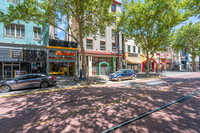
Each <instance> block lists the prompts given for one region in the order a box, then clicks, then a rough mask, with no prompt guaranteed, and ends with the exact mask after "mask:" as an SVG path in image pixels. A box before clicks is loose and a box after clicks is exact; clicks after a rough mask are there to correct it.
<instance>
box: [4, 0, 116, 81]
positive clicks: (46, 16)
mask: <svg viewBox="0 0 200 133" xmlns="http://www.w3.org/2000/svg"><path fill="white" fill-rule="evenodd" d="M111 4H112V0H24V2H23V3H21V4H18V5H10V6H9V8H8V12H0V22H4V23H5V24H8V23H11V22H13V21H15V20H19V21H25V22H27V23H28V22H30V21H33V22H34V23H37V24H41V25H45V24H50V25H52V26H54V27H55V28H58V29H60V30H62V31H63V32H65V33H68V30H69V29H71V31H72V32H71V33H69V36H71V37H72V38H73V39H74V40H75V41H76V42H77V43H78V44H79V46H80V48H81V54H82V64H83V67H84V68H83V69H84V75H85V79H87V77H88V74H87V63H86V56H85V48H84V46H83V38H85V37H87V36H88V35H89V34H91V33H92V34H93V35H94V37H95V36H96V35H97V34H98V31H99V29H101V28H105V27H106V26H108V25H111V24H112V22H113V18H114V17H113V15H114V14H113V13H109V9H110V7H111ZM66 18H67V19H70V20H72V21H73V23H75V24H73V27H71V26H69V25H68V27H67V28H66V29H64V28H62V27H60V26H59V25H60V24H66V22H67V20H66ZM68 21H69V20H68Z"/></svg>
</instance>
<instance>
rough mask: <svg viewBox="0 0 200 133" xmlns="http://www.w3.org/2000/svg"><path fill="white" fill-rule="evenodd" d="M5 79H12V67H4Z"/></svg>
mask: <svg viewBox="0 0 200 133" xmlns="http://www.w3.org/2000/svg"><path fill="white" fill-rule="evenodd" d="M3 78H4V79H11V78H12V71H11V65H4V74H3Z"/></svg>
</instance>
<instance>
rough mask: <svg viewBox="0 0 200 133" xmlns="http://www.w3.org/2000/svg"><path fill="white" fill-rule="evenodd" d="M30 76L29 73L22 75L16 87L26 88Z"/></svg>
mask: <svg viewBox="0 0 200 133" xmlns="http://www.w3.org/2000/svg"><path fill="white" fill-rule="evenodd" d="M29 78H30V76H29V75H25V76H21V77H19V78H18V79H17V80H16V85H15V89H24V88H28V85H29V84H28V82H27V81H28V79H29Z"/></svg>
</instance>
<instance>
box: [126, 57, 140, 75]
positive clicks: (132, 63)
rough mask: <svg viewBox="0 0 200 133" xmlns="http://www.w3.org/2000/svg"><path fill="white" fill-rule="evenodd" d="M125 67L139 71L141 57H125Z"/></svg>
mask: <svg viewBox="0 0 200 133" xmlns="http://www.w3.org/2000/svg"><path fill="white" fill-rule="evenodd" d="M126 62H127V69H133V70H134V71H135V72H141V63H142V58H141V57H127V61H126Z"/></svg>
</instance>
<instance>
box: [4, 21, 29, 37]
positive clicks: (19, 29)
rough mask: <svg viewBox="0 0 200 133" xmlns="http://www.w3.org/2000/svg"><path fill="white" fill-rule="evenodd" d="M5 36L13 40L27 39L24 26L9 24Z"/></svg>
mask: <svg viewBox="0 0 200 133" xmlns="http://www.w3.org/2000/svg"><path fill="white" fill-rule="evenodd" d="M5 36H6V37H12V38H20V39H24V38H25V30H24V26H23V25H15V24H9V25H7V26H6V27H5Z"/></svg>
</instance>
